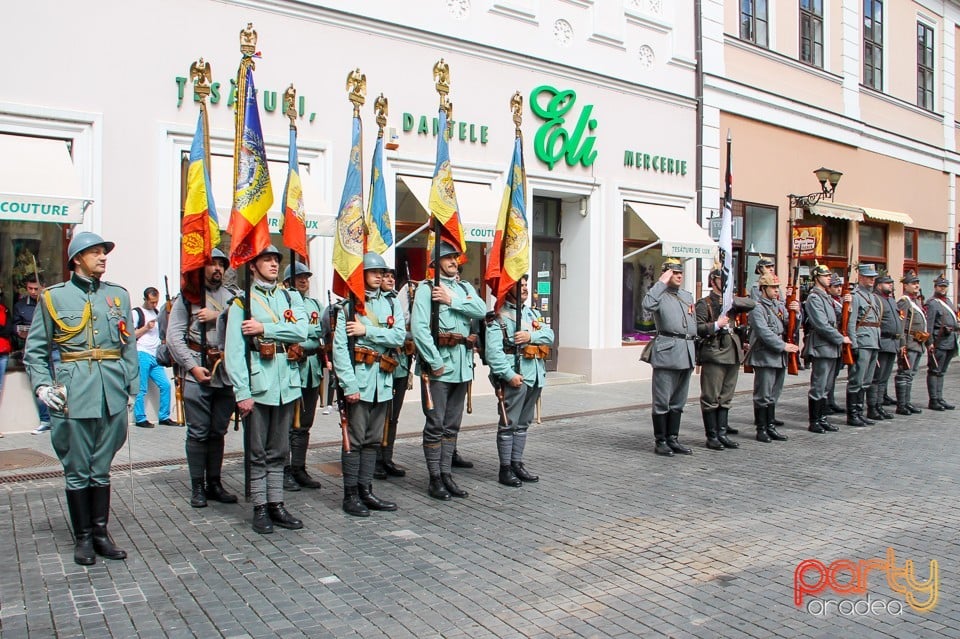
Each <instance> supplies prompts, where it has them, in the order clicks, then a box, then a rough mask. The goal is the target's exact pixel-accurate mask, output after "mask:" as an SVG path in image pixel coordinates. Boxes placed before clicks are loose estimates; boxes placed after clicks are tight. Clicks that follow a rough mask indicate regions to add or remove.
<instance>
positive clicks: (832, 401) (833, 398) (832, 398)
mask: <svg viewBox="0 0 960 639" xmlns="http://www.w3.org/2000/svg"><path fill="white" fill-rule="evenodd" d="M827 408H828V409H829V410H830V412H831V413H835V414H837V415H840V414H842V413H845V412H847V411H845V410H844V409H843V408H841V407H840V406H839V405H838V404H837V389H836V386H834V387H833V388H831V389H830V390H829V391H828V392H827Z"/></svg>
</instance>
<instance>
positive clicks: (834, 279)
mask: <svg viewBox="0 0 960 639" xmlns="http://www.w3.org/2000/svg"><path fill="white" fill-rule="evenodd" d="M830 286H843V278H842V277H840V276H839V275H837V274H836V273H833V274H832V275H831V276H830Z"/></svg>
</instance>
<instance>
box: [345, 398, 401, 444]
mask: <svg viewBox="0 0 960 639" xmlns="http://www.w3.org/2000/svg"><path fill="white" fill-rule="evenodd" d="M389 407H390V402H356V403H355V404H347V419H348V420H349V422H350V428H349V429H348V431H347V432H348V435H349V437H350V449H351V450H360V449H361V448H367V447H374V446H377V447H379V446H380V440H381V439H383V423H384V422H385V421H386V419H387V409H388V408H389Z"/></svg>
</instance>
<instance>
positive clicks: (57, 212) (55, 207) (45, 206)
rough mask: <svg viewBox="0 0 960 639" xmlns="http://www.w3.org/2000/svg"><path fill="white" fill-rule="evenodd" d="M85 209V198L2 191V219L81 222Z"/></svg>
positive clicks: (64, 222) (0, 218)
mask: <svg viewBox="0 0 960 639" xmlns="http://www.w3.org/2000/svg"><path fill="white" fill-rule="evenodd" d="M83 211H84V201H83V200H77V199H73V198H57V197H50V196H38V195H15V194H8V193H0V220H15V221H17V222H54V223H56V224H79V223H80V222H83Z"/></svg>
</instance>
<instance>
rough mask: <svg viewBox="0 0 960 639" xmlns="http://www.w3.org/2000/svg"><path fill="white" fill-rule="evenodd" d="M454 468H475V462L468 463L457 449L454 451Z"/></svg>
mask: <svg viewBox="0 0 960 639" xmlns="http://www.w3.org/2000/svg"><path fill="white" fill-rule="evenodd" d="M453 467H454V468H473V462H472V461H467V460H466V459H464V458H463V457H461V456H460V451H459V450H457V449H454V450H453Z"/></svg>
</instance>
